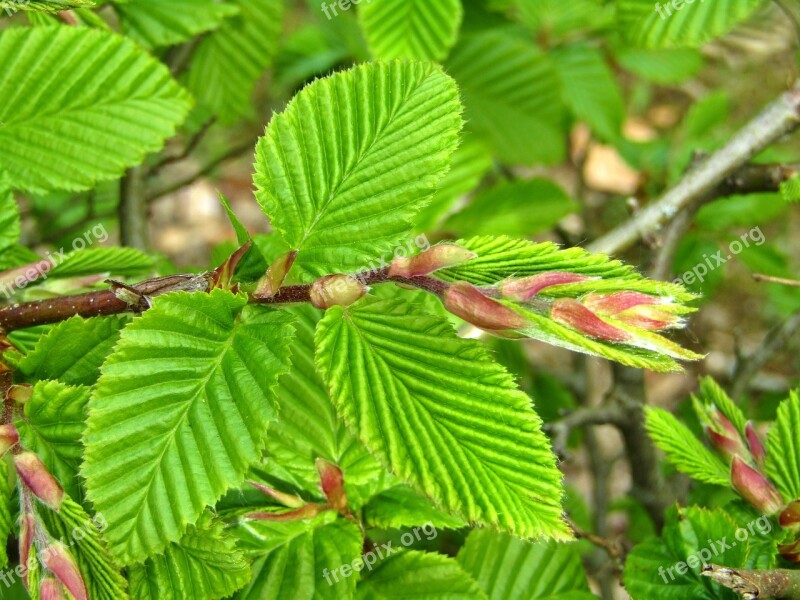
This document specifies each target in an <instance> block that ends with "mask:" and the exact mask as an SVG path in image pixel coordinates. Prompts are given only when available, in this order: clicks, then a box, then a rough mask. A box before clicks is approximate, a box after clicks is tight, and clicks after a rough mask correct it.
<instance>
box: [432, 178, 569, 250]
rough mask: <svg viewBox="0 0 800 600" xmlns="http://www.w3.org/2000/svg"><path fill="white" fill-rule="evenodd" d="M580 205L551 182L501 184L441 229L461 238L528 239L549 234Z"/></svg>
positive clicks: (540, 179) (470, 204)
mask: <svg viewBox="0 0 800 600" xmlns="http://www.w3.org/2000/svg"><path fill="white" fill-rule="evenodd" d="M577 208H578V204H577V203H576V202H575V201H574V200H572V198H570V197H569V196H568V195H567V193H566V192H565V191H564V190H563V189H561V187H559V186H558V185H557V184H555V183H553V182H552V181H550V180H548V179H543V178H533V179H528V180H525V181H513V182H508V183H501V184H499V185H497V186H495V187H493V188H491V189H489V190H487V191H485V192H483V193H480V194H478V195H477V196H475V198H473V199H472V201H471V202H470V203H469V204H468V205H467V206H466V207H465V208H464V210H462V211H460V212H457V213H455V214H454V215H452V216H451V217H450V218H448V219H447V220H446V221H445V223H444V225H442V228H443V229H444V230H445V231H454V232H457V233H458V234H459V235H463V236H472V235H486V234H490V233H491V234H495V235H510V236H517V237H527V236H530V235H533V234H535V233H540V232H542V231H547V230H548V229H550V228H551V227H553V226H554V225H555V224H556V223H558V222H559V221H560V220H561V219H563V218H564V217H565V216H567V215H568V214H570V213H571V212H574V211H575V210H577Z"/></svg>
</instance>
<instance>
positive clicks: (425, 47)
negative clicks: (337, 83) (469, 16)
mask: <svg viewBox="0 0 800 600" xmlns="http://www.w3.org/2000/svg"><path fill="white" fill-rule="evenodd" d="M358 16H359V20H360V22H361V28H362V29H363V30H364V35H365V36H366V38H367V44H368V45H369V48H370V52H371V53H372V56H374V57H375V58H376V59H378V60H391V59H394V58H411V59H418V60H437V61H441V60H442V59H443V58H444V57H445V56H446V55H447V53H448V52H449V50H450V48H452V47H453V44H455V42H456V37H457V36H458V28H459V26H460V25H461V18H462V16H463V9H462V8H461V0H438V1H437V2H430V1H429V0H370V2H368V3H365V4H363V5H362V6H361V7H360V8H359V11H358Z"/></svg>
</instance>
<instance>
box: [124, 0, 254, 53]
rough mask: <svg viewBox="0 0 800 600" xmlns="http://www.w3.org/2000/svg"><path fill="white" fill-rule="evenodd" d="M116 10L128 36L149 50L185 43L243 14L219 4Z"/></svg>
mask: <svg viewBox="0 0 800 600" xmlns="http://www.w3.org/2000/svg"><path fill="white" fill-rule="evenodd" d="M115 8H116V11H117V12H118V13H119V19H120V25H121V27H122V31H123V32H124V33H125V35H127V36H129V37H130V38H131V39H133V40H134V41H136V42H138V43H140V44H141V45H142V46H145V47H146V48H156V47H158V46H172V45H173V44H179V43H181V42H185V41H186V40H189V39H191V38H193V37H194V36H195V35H197V34H199V33H203V32H205V31H210V30H212V29H216V28H217V27H219V25H220V24H221V23H222V22H223V21H224V20H225V18H226V17H230V16H231V15H235V14H237V13H238V12H239V9H238V8H237V7H236V6H235V5H233V4H221V3H219V2H215V0H170V1H169V2H164V0H130V1H129V2H123V3H120V4H117V5H116V7H115Z"/></svg>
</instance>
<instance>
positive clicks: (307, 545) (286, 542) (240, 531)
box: [235, 511, 363, 600]
mask: <svg viewBox="0 0 800 600" xmlns="http://www.w3.org/2000/svg"><path fill="white" fill-rule="evenodd" d="M235 532H236V534H237V535H238V536H239V537H240V539H241V544H240V545H241V547H242V549H243V550H244V551H245V553H246V554H247V555H248V556H249V557H250V558H251V559H252V560H253V567H252V568H253V578H252V580H251V581H250V583H249V584H248V585H247V587H246V588H244V589H243V590H242V591H241V592H239V593H238V594H236V596H235V598H236V600H343V599H348V598H352V597H353V591H354V590H355V585H356V580H357V578H358V574H357V573H354V572H353V571H351V572H350V576H349V577H345V576H344V575H343V574H342V573H341V572H337V573H336V574H334V570H336V569H339V568H340V567H341V566H342V565H345V564H351V563H352V562H353V561H354V560H356V559H357V558H359V557H360V556H361V549H362V545H363V536H362V534H361V530H360V529H359V528H358V525H356V524H355V523H353V522H352V521H346V520H344V519H337V518H336V515H335V514H334V513H333V512H330V511H328V512H326V513H324V514H322V515H320V516H319V517H317V518H316V519H314V520H312V521H294V522H289V523H268V522H255V523H249V524H243V525H241V526H240V527H238V528H236V530H235Z"/></svg>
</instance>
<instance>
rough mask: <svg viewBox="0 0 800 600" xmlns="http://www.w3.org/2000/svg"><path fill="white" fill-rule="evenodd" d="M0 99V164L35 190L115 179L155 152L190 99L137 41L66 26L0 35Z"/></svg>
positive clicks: (20, 183) (20, 184) (22, 184)
mask: <svg viewBox="0 0 800 600" xmlns="http://www.w3.org/2000/svg"><path fill="white" fill-rule="evenodd" d="M42 77H46V78H47V81H48V82H49V83H48V85H46V86H43V85H42ZM0 97H2V98H3V102H2V104H0V122H2V123H3V127H2V128H0V166H2V167H4V168H5V169H6V170H7V171H8V174H9V177H10V179H11V183H12V185H13V186H14V187H16V188H23V189H26V190H33V191H35V190H52V189H65V190H72V191H77V190H82V189H88V188H90V187H92V186H93V185H94V184H95V183H97V182H98V181H102V180H104V179H113V178H115V177H119V176H120V175H121V174H122V173H123V172H124V171H125V169H126V168H127V167H129V166H131V165H135V164H137V163H139V162H141V161H142V159H143V158H144V156H145V155H146V154H147V153H149V152H154V151H156V150H159V149H160V148H161V147H162V146H163V143H164V140H165V139H166V138H168V137H171V136H172V135H173V134H174V133H175V129H176V127H177V125H178V124H179V123H181V122H182V121H183V120H184V118H185V117H186V115H187V113H188V111H189V108H190V106H191V99H190V97H189V95H188V94H187V93H186V92H185V91H184V90H183V89H181V88H180V86H178V84H177V83H175V81H174V80H172V78H171V77H170V74H169V71H168V70H167V68H166V67H165V66H164V65H162V64H161V63H159V62H157V61H156V60H155V59H154V58H152V57H151V56H149V55H148V54H147V53H146V52H144V51H143V50H141V49H140V48H138V47H137V46H136V45H135V44H133V42H130V41H128V40H125V39H124V38H122V37H120V36H117V35H114V34H111V33H109V32H106V31H100V30H97V29H90V28H88V27H67V26H59V27H37V28H33V29H29V28H12V29H8V30H6V31H4V32H3V33H2V35H0Z"/></svg>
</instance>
